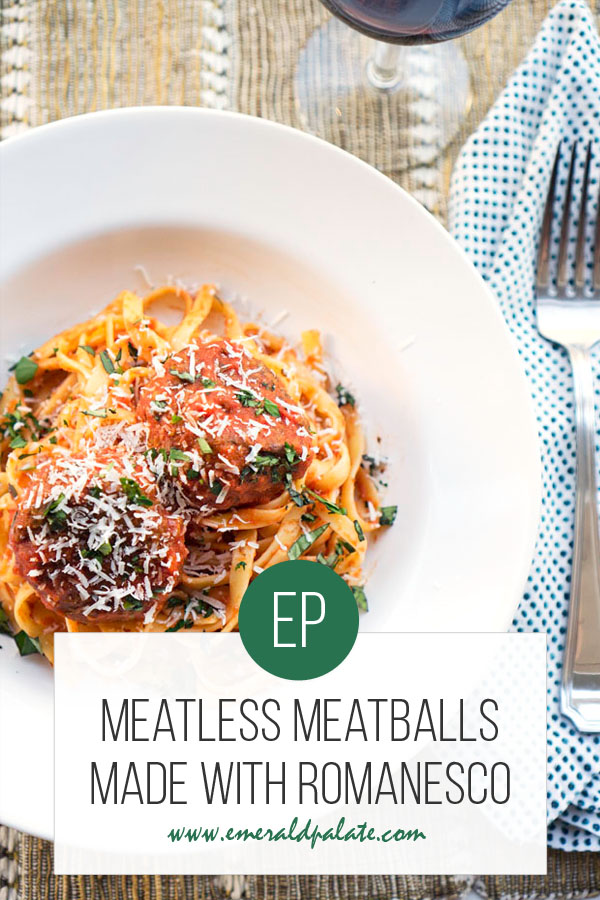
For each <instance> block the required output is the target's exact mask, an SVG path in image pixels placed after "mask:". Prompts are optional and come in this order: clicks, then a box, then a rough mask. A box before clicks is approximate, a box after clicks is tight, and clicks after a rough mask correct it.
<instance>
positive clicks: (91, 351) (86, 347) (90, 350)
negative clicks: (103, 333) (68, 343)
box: [79, 344, 96, 356]
mask: <svg viewBox="0 0 600 900" xmlns="http://www.w3.org/2000/svg"><path fill="white" fill-rule="evenodd" d="M79 346H80V347H81V349H82V350H85V352H86V353H89V354H90V356H95V355H96V351H95V350H94V348H93V347H90V345H89V344H80V345H79Z"/></svg>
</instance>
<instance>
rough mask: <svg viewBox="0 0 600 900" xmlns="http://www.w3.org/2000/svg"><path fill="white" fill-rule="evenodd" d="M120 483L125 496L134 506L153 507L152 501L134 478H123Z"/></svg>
mask: <svg viewBox="0 0 600 900" xmlns="http://www.w3.org/2000/svg"><path fill="white" fill-rule="evenodd" d="M120 481H121V486H122V488H123V491H124V493H125V496H126V497H127V499H128V500H129V501H130V502H131V503H133V505H134V506H145V507H148V506H152V500H151V499H150V497H147V496H146V494H144V492H143V491H142V489H141V487H140V486H139V484H138V483H137V481H136V480H135V479H134V478H121V479H120Z"/></svg>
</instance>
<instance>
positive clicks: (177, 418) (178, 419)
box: [171, 414, 183, 425]
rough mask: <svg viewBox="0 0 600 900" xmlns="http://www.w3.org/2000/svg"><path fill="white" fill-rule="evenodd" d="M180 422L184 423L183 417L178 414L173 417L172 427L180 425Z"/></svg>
mask: <svg viewBox="0 0 600 900" xmlns="http://www.w3.org/2000/svg"><path fill="white" fill-rule="evenodd" d="M180 422H183V416H178V415H177V414H175V415H173V416H171V425H178V424H179V423H180Z"/></svg>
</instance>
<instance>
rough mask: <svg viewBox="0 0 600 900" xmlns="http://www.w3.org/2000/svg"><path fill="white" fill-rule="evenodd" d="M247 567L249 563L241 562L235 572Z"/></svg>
mask: <svg viewBox="0 0 600 900" xmlns="http://www.w3.org/2000/svg"><path fill="white" fill-rule="evenodd" d="M246 565H247V563H245V562H244V560H243V559H242V560H240V561H239V563H238V564H237V566H236V567H235V571H236V572H237V570H238V569H245V568H246Z"/></svg>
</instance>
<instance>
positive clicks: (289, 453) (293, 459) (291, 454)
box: [283, 441, 300, 466]
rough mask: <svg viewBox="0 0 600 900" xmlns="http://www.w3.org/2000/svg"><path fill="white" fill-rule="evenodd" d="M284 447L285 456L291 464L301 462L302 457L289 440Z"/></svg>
mask: <svg viewBox="0 0 600 900" xmlns="http://www.w3.org/2000/svg"><path fill="white" fill-rule="evenodd" d="M283 449H284V450H285V458H286V459H287V461H288V463H289V465H290V466H295V465H296V463H297V462H300V457H299V456H298V454H297V453H296V451H295V449H294V448H293V447H292V445H291V444H288V442H287V441H286V442H285V444H284V445H283Z"/></svg>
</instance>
